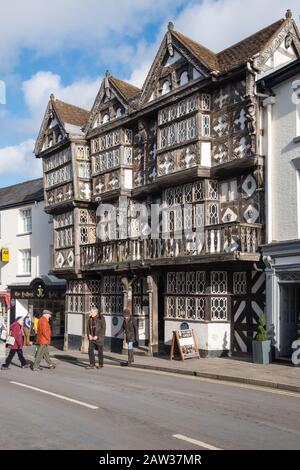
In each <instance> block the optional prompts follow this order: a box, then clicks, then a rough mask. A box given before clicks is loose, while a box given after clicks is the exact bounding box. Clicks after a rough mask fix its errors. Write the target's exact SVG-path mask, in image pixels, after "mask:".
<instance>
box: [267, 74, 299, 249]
mask: <svg viewBox="0 0 300 470" xmlns="http://www.w3.org/2000/svg"><path fill="white" fill-rule="evenodd" d="M295 80H300V74H299V75H298V76H295V77H293V78H292V79H291V80H288V81H285V82H283V83H281V84H280V85H278V86H276V87H274V88H273V91H274V93H275V95H276V96H275V104H273V105H272V120H271V126H272V129H271V133H272V152H271V155H268V158H269V159H271V162H269V168H270V184H269V186H270V185H271V186H272V188H271V189H272V191H271V193H272V197H271V199H272V207H271V213H272V237H271V240H269V242H271V241H284V240H293V239H297V238H298V237H299V233H298V225H299V221H298V215H297V214H298V212H299V209H298V206H299V205H300V201H299V193H298V206H297V178H298V175H297V172H296V170H295V168H294V167H293V165H292V164H291V161H292V160H293V159H295V158H297V157H299V156H300V143H294V141H293V139H294V138H295V137H297V136H298V135H299V127H300V126H299V114H298V111H299V110H298V109H297V106H296V104H294V103H293V100H292V95H293V88H292V83H293V82H294V81H295ZM266 113H267V109H266V108H265V110H264V115H265V116H266ZM263 127H264V137H263V142H262V151H263V153H264V154H265V155H266V141H267V138H268V132H269V129H268V127H267V121H266V119H265V118H264V119H263ZM268 228H269V227H268Z"/></svg>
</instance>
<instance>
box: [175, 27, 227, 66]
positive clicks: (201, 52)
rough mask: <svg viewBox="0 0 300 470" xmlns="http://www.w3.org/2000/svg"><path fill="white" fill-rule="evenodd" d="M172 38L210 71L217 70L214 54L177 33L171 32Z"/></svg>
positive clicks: (216, 60)
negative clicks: (177, 40) (185, 47)
mask: <svg viewBox="0 0 300 470" xmlns="http://www.w3.org/2000/svg"><path fill="white" fill-rule="evenodd" d="M173 34H174V36H175V37H176V38H177V39H179V41H181V42H182V43H183V44H184V45H186V46H187V47H188V49H190V50H191V51H192V52H193V53H194V55H195V56H196V57H198V58H199V60H200V61H201V62H203V64H204V65H205V66H206V67H207V68H208V69H210V70H218V69H219V64H218V59H217V56H216V54H215V53H214V52H212V51H211V50H209V49H207V48H206V47H204V46H202V45H201V44H199V43H198V42H196V41H193V40H192V39H190V38H188V37H186V36H184V35H183V34H181V33H178V32H177V31H173Z"/></svg>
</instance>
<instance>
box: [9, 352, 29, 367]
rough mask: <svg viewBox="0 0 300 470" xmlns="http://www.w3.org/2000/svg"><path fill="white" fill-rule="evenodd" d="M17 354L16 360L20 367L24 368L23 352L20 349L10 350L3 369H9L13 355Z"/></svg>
mask: <svg viewBox="0 0 300 470" xmlns="http://www.w3.org/2000/svg"><path fill="white" fill-rule="evenodd" d="M16 353H17V354H18V358H19V361H20V362H21V366H25V365H26V360H25V357H24V355H23V351H22V349H11V350H10V351H9V354H8V356H7V358H6V361H5V367H9V366H10V364H11V361H12V360H13V358H14V356H15V354H16Z"/></svg>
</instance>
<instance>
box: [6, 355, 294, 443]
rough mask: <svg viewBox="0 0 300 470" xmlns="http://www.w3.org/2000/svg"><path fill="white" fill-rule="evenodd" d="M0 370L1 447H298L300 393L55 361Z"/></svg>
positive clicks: (121, 368) (107, 366)
mask: <svg viewBox="0 0 300 470" xmlns="http://www.w3.org/2000/svg"><path fill="white" fill-rule="evenodd" d="M57 362H58V367H57V368H56V370H53V371H50V370H47V369H46V368H45V369H44V370H43V371H40V372H35V373H34V372H32V371H31V370H30V369H29V370H28V369H27V370H26V369H24V370H22V369H20V368H19V367H17V366H12V368H11V370H9V371H0V390H1V435H0V448H1V449H87V450H89V449H97V450H113V449H121V450H127V449H145V450H153V449H155V450H168V449H172V450H179V449H181V450H182V449H190V450H201V449H202V450H203V449H224V450H228V449H245V450H251V449H300V406H299V403H300V401H299V400H300V395H297V394H296V393H289V392H283V391H281V392H280V391H276V390H274V391H273V390H261V389H259V388H258V389H255V387H251V386H250V387H249V388H248V387H245V386H239V385H234V384H223V383H217V382H213V381H208V380H202V379H199V378H195V377H185V376H175V374H165V373H162V372H160V373H158V372H153V371H142V370H138V369H130V368H127V367H119V366H116V365H112V364H109V365H105V367H104V369H103V370H100V371H99V370H92V371H88V370H85V368H84V364H83V363H80V362H78V363H70V362H67V361H57Z"/></svg>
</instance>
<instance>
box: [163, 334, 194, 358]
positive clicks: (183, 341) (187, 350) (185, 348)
mask: <svg viewBox="0 0 300 470" xmlns="http://www.w3.org/2000/svg"><path fill="white" fill-rule="evenodd" d="M176 346H177V348H178V350H179V354H180V358H181V360H182V361H184V360H185V359H192V358H195V357H196V358H198V359H200V354H199V349H198V345H197V341H196V337H195V333H194V330H175V331H173V336H172V345H171V353H170V359H171V360H172V359H173V358H174V354H175V347H176Z"/></svg>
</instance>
